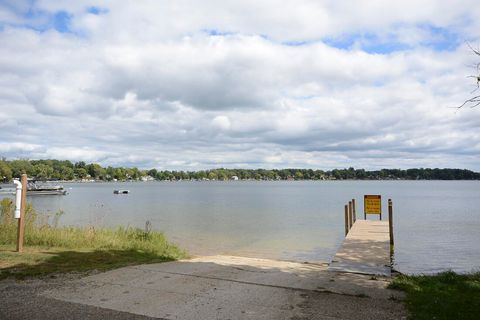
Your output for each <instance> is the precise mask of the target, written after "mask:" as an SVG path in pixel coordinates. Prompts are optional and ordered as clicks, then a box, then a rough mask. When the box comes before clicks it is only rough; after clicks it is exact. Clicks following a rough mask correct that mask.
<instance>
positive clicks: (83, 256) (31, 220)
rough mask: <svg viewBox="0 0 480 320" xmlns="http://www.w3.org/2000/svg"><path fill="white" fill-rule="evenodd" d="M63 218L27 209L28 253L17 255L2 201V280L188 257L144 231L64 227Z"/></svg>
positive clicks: (9, 207)
mask: <svg viewBox="0 0 480 320" xmlns="http://www.w3.org/2000/svg"><path fill="white" fill-rule="evenodd" d="M61 215H62V213H61V212H57V213H56V214H52V215H40V214H37V212H35V210H34V209H33V208H32V207H31V206H27V210H26V218H25V221H26V226H25V241H24V246H25V252H24V253H22V254H19V253H17V252H14V250H15V244H16V235H17V224H16V220H15V219H13V203H12V201H11V200H10V199H3V200H2V201H1V202H0V279H2V278H5V277H9V276H14V277H16V278H22V277H26V276H34V275H44V274H49V273H58V272H72V271H87V270H94V269H95V270H108V269H112V268H117V267H121V266H126V265H132V264H140V263H153V262H163V261H171V260H176V259H179V258H182V257H185V256H186V254H185V252H183V251H182V250H180V249H179V248H178V247H177V246H175V245H174V244H172V243H170V242H169V241H168V240H167V239H166V238H165V236H164V235H163V234H162V233H160V232H156V231H152V230H151V228H149V227H148V226H147V227H146V228H145V230H143V229H139V228H123V227H119V228H117V229H114V230H113V229H103V228H97V227H94V226H89V227H59V226H58V220H59V218H60V216H61Z"/></svg>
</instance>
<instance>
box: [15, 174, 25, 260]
mask: <svg viewBox="0 0 480 320" xmlns="http://www.w3.org/2000/svg"><path fill="white" fill-rule="evenodd" d="M21 183H22V203H21V204H20V218H19V219H18V230H17V252H22V251H23V238H24V233H25V209H26V206H27V183H28V182H27V175H26V174H22V179H21Z"/></svg>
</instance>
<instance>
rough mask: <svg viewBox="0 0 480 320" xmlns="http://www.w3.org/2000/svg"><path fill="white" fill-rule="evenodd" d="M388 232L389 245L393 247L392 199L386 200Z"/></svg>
mask: <svg viewBox="0 0 480 320" xmlns="http://www.w3.org/2000/svg"><path fill="white" fill-rule="evenodd" d="M388 230H389V232H390V245H391V246H393V204H392V199H388Z"/></svg>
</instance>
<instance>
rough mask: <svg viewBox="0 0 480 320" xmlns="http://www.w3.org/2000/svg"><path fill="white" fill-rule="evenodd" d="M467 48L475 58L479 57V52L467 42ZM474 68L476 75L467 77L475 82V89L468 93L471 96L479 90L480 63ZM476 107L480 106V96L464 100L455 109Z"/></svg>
mask: <svg viewBox="0 0 480 320" xmlns="http://www.w3.org/2000/svg"><path fill="white" fill-rule="evenodd" d="M467 46H468V47H469V48H470V50H472V52H473V53H474V54H476V55H477V56H480V50H478V49H474V48H473V47H472V46H471V45H470V43H468V42H467ZM474 68H475V69H476V72H477V74H476V75H471V76H468V77H467V78H474V79H475V80H476V83H475V84H476V88H475V89H474V90H473V91H472V92H470V94H473V93H474V92H475V91H477V90H478V89H479V88H480V62H478V63H476V64H475V65H474ZM478 105H480V95H478V96H474V97H471V98H470V99H467V100H465V101H464V102H463V103H462V104H461V105H460V106H459V107H457V108H456V109H457V110H458V109H461V108H463V107H465V106H469V107H470V108H475V107H477V106H478Z"/></svg>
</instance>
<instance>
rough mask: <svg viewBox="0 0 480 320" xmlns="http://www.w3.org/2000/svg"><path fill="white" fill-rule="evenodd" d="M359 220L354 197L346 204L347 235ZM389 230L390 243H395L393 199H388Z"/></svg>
mask: <svg viewBox="0 0 480 320" xmlns="http://www.w3.org/2000/svg"><path fill="white" fill-rule="evenodd" d="M356 220H357V210H356V201H355V199H352V200H351V201H348V204H346V205H345V236H347V234H348V232H349V231H350V229H352V226H353V224H354V223H355V221H356ZM388 231H389V234H390V245H391V246H392V250H393V245H394V239H393V202H392V199H388Z"/></svg>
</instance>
